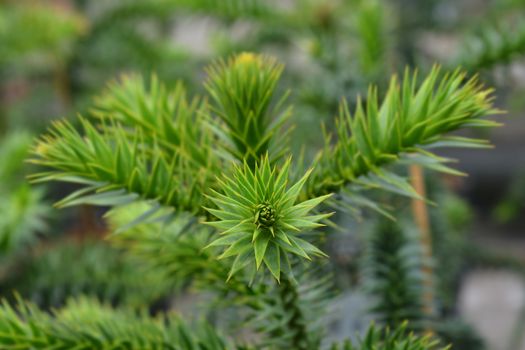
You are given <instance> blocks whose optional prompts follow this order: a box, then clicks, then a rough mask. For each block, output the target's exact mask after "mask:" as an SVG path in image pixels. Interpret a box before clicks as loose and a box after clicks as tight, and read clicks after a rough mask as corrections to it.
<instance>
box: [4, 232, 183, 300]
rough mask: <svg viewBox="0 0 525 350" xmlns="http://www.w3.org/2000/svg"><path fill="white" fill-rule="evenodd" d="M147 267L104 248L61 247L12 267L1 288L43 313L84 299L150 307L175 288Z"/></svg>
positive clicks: (85, 245) (94, 244) (96, 244)
mask: <svg viewBox="0 0 525 350" xmlns="http://www.w3.org/2000/svg"><path fill="white" fill-rule="evenodd" d="M148 263H149V262H148V261H143V260H141V259H138V258H137V257H135V256H131V254H129V253H124V252H123V251H120V250H118V249H115V248H114V247H111V246H109V245H108V244H105V243H102V242H96V241H87V242H74V241H72V242H67V241H66V242H59V243H56V244H53V245H51V246H49V247H45V248H40V249H39V250H38V251H36V252H33V253H32V254H27V253H26V254H24V256H23V258H22V257H21V256H19V257H17V259H14V261H11V264H10V265H12V266H11V268H10V269H9V271H10V273H9V274H7V276H4V277H3V280H2V282H1V283H0V286H1V288H2V290H3V291H4V293H5V294H10V293H9V291H11V290H14V291H17V292H18V293H20V295H21V296H22V297H24V298H26V299H30V300H32V301H33V302H35V303H36V304H37V305H39V306H40V307H45V308H48V307H56V306H61V305H63V304H64V302H65V301H66V299H68V298H69V297H71V296H82V295H84V296H92V297H96V298H97V299H98V300H103V301H106V302H110V303H112V304H115V305H116V304H124V305H132V306H141V305H151V304H152V303H153V302H155V301H157V300H158V299H160V298H162V297H165V296H166V295H168V293H169V292H170V291H171V288H170V287H171V286H172V284H173V283H172V282H171V281H170V280H167V279H166V278H165V276H166V275H165V273H164V271H163V270H155V269H146V268H145V265H147V264H148Z"/></svg>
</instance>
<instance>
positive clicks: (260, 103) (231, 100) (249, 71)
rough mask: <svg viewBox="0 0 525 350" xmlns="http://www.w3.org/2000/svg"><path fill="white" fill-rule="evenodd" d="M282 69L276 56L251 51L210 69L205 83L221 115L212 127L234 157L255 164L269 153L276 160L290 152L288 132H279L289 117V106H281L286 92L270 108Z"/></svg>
mask: <svg viewBox="0 0 525 350" xmlns="http://www.w3.org/2000/svg"><path fill="white" fill-rule="evenodd" d="M282 70H283V65H281V64H278V63H277V62H276V60H275V59H273V58H271V57H266V56H257V55H254V54H252V53H242V54H240V55H238V56H236V57H233V58H230V60H229V61H228V62H224V61H218V62H217V63H215V64H213V65H211V66H210V67H209V68H208V75H209V77H208V80H207V82H206V84H205V86H206V89H207V90H208V93H209V94H210V96H211V99H212V101H213V102H214V104H213V105H212V112H213V113H214V114H216V115H217V117H218V121H214V122H212V125H213V129H214V131H215V132H216V134H217V136H218V137H219V138H220V139H221V141H223V147H224V148H225V150H226V151H227V152H228V153H229V154H230V155H231V156H233V157H235V158H237V159H239V160H241V161H247V162H248V164H249V165H250V166H252V167H253V165H254V164H255V162H256V161H258V160H259V159H261V157H262V156H264V155H265V154H266V153H268V152H269V153H270V156H271V157H270V159H272V160H276V159H278V158H279V157H281V156H282V155H283V154H284V153H285V152H286V151H287V149H286V142H285V141H286V139H285V138H284V137H285V135H282V134H281V133H280V129H281V128H282V126H283V124H284V123H285V122H286V120H287V119H288V118H289V117H290V110H289V109H284V110H281V109H280V108H281V106H282V104H283V103H284V102H285V100H286V97H287V94H284V95H283V97H282V98H281V100H280V101H279V102H278V103H277V105H276V106H275V107H274V108H271V102H272V98H273V96H274V95H275V89H276V85H277V81H278V80H279V77H280V76H281V73H282ZM271 141H273V142H271Z"/></svg>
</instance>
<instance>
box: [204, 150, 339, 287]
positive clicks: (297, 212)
mask: <svg viewBox="0 0 525 350" xmlns="http://www.w3.org/2000/svg"><path fill="white" fill-rule="evenodd" d="M289 167H290V160H288V161H287V162H286V163H285V165H284V166H283V167H282V169H277V167H274V168H272V167H271V166H270V161H269V160H268V158H267V157H265V158H263V160H262V162H261V163H258V164H257V165H256V166H255V170H254V171H252V170H251V169H250V168H249V167H248V165H247V164H245V165H244V166H243V167H236V168H235V170H234V173H233V175H232V176H231V177H230V178H226V179H224V182H223V183H222V186H221V187H222V191H223V193H222V194H221V193H217V192H216V193H214V196H213V197H211V200H212V202H213V203H215V205H217V206H218V208H219V209H207V210H208V211H209V212H210V213H211V214H213V215H214V216H216V217H217V218H219V219H220V220H219V221H211V222H208V224H209V225H211V226H213V227H215V228H217V229H218V231H219V232H220V234H221V235H222V237H221V238H218V239H216V240H214V241H213V242H212V243H211V244H210V245H209V247H212V246H226V247H227V249H226V250H225V251H224V253H222V255H221V256H219V259H223V258H229V257H232V256H235V261H234V262H233V264H232V268H231V271H230V276H231V275H233V274H235V273H236V272H237V271H238V270H240V269H242V268H243V267H245V266H246V265H249V264H253V263H254V262H255V265H256V268H257V269H259V268H260V266H261V264H262V263H263V262H264V264H265V265H266V267H267V268H268V270H269V271H270V272H271V273H272V275H273V276H274V277H275V278H276V279H277V280H279V279H280V276H281V270H282V269H283V267H282V266H281V265H283V266H284V269H286V271H289V270H290V262H289V261H290V260H289V257H288V255H289V254H293V255H297V256H300V257H303V258H305V259H310V255H314V256H326V255H325V254H324V253H323V252H321V251H320V250H319V249H318V248H317V247H315V246H314V245H312V244H310V243H308V242H307V241H305V240H303V239H301V238H299V237H297V233H302V232H305V231H309V230H312V229H315V228H318V227H321V226H322V224H320V223H319V221H321V220H323V219H326V218H327V217H329V216H330V214H319V215H308V214H309V213H310V212H311V211H312V210H313V209H314V208H315V207H316V206H318V205H319V204H320V203H321V202H323V201H324V200H326V199H327V198H328V197H329V195H328V196H322V197H317V198H313V199H310V200H308V201H304V202H299V203H297V198H298V196H299V193H300V192H301V189H302V187H303V185H304V183H305V182H306V180H307V178H308V175H309V172H308V173H306V175H305V176H303V178H301V179H300V180H299V181H298V182H297V183H295V184H294V185H293V186H290V187H288V186H287V182H288V171H289Z"/></svg>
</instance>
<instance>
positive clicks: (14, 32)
mask: <svg viewBox="0 0 525 350" xmlns="http://www.w3.org/2000/svg"><path fill="white" fill-rule="evenodd" d="M21 2H23V1H21ZM85 26H86V24H85V23H84V20H83V19H82V18H81V17H80V16H78V15H76V14H74V13H69V12H67V11H64V10H61V9H58V8H52V7H47V6H43V5H36V4H31V5H30V6H27V5H26V6H24V5H22V4H16V5H6V4H4V5H1V6H0V42H2V46H1V47H0V64H15V65H16V64H20V60H23V59H24V60H27V59H33V60H34V58H35V56H36V57H39V56H40V57H41V58H42V57H43V58H44V59H45V60H47V61H48V63H52V64H54V63H55V62H54V60H56V59H57V58H58V59H60V58H62V57H63V56H64V55H65V54H67V52H68V51H67V50H68V46H70V44H71V42H72V41H73V40H75V39H76V38H77V37H78V36H79V35H80V34H81V33H82V31H84V29H85Z"/></svg>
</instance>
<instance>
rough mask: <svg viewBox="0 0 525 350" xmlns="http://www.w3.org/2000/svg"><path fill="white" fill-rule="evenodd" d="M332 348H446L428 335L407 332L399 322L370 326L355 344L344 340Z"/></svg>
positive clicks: (395, 349)
mask: <svg viewBox="0 0 525 350" xmlns="http://www.w3.org/2000/svg"><path fill="white" fill-rule="evenodd" d="M331 349H332V350H432V349H434V350H438V349H439V350H446V349H449V347H442V346H439V345H438V342H437V341H435V340H433V339H432V338H431V337H430V336H424V337H420V336H417V335H415V334H413V333H408V332H407V325H406V323H405V324H401V325H400V326H398V327H397V328H392V330H391V329H390V328H385V329H378V328H377V327H375V326H374V325H372V326H370V328H369V329H368V331H367V333H366V335H365V336H364V337H363V338H362V339H360V341H359V342H358V344H357V345H353V344H352V342H350V341H346V342H345V343H343V344H334V345H333V346H332V348H331Z"/></svg>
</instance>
